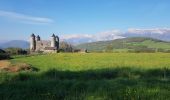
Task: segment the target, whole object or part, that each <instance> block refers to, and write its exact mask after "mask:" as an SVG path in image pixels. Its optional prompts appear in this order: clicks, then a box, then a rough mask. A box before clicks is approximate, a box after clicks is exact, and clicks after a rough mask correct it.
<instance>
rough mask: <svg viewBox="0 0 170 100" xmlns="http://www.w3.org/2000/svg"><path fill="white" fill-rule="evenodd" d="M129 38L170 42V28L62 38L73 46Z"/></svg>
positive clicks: (130, 30)
mask: <svg viewBox="0 0 170 100" xmlns="http://www.w3.org/2000/svg"><path fill="white" fill-rule="evenodd" d="M127 37H150V38H155V39H159V40H163V41H170V29H169V28H155V29H128V30H127V31H125V32H122V31H119V30H112V31H106V32H101V33H98V34H94V35H91V34H73V35H65V36H62V37H61V38H62V39H63V40H65V41H67V42H70V43H72V44H81V43H90V42H96V41H108V40H114V39H120V38H127Z"/></svg>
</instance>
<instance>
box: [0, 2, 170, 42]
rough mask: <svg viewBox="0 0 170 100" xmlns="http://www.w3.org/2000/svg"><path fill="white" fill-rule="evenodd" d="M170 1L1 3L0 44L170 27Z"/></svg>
mask: <svg viewBox="0 0 170 100" xmlns="http://www.w3.org/2000/svg"><path fill="white" fill-rule="evenodd" d="M169 12H170V0H0V40H14V39H22V40H28V39H29V37H30V34H31V33H35V34H36V35H40V36H41V37H42V38H44V39H48V38H49V37H50V36H51V35H52V33H55V34H56V35H59V37H60V36H72V35H73V34H74V35H75V34H78V35H82V34H86V35H87V34H89V35H93V34H97V33H101V32H106V31H112V30H119V31H127V30H129V29H154V28H169V27H170V13H169Z"/></svg>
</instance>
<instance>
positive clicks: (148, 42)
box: [77, 37, 170, 51]
mask: <svg viewBox="0 0 170 100" xmlns="http://www.w3.org/2000/svg"><path fill="white" fill-rule="evenodd" d="M108 46H111V47H112V48H113V50H122V49H123V50H124V51H126V50H128V49H135V48H140V47H141V46H145V48H146V47H147V48H153V49H158V48H161V49H165V50H170V43H169V42H165V41H161V40H157V39H152V38H144V37H136V38H125V39H117V40H112V41H99V42H93V43H85V44H80V45H78V46H77V48H83V49H87V50H89V51H103V50H106V49H107V47H108Z"/></svg>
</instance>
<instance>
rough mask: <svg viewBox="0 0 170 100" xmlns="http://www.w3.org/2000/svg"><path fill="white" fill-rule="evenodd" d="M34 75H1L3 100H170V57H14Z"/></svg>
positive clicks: (96, 55) (46, 55) (162, 54)
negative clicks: (28, 67)
mask: <svg viewBox="0 0 170 100" xmlns="http://www.w3.org/2000/svg"><path fill="white" fill-rule="evenodd" d="M10 62H12V63H14V64H15V63H19V62H23V63H27V64H30V65H31V66H32V67H33V68H34V69H36V70H35V71H25V72H15V73H10V72H0V100H23V99H24V100H42V99H43V100H169V99H170V95H169V94H170V53H58V54H45V55H32V56H15V57H13V59H11V60H10Z"/></svg>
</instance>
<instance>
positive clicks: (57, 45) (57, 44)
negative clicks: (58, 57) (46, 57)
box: [56, 36, 59, 49]
mask: <svg viewBox="0 0 170 100" xmlns="http://www.w3.org/2000/svg"><path fill="white" fill-rule="evenodd" d="M56 39H57V41H56V47H57V49H59V37H58V36H56Z"/></svg>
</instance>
